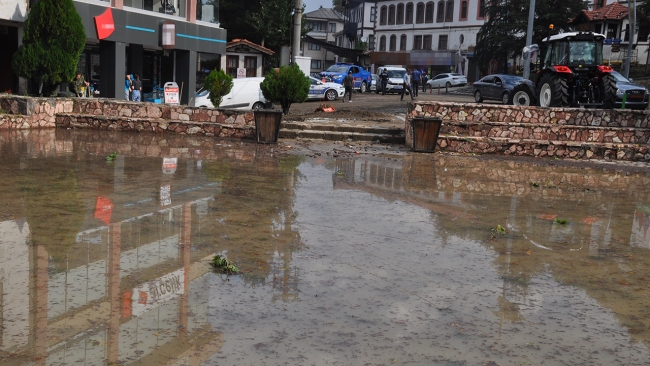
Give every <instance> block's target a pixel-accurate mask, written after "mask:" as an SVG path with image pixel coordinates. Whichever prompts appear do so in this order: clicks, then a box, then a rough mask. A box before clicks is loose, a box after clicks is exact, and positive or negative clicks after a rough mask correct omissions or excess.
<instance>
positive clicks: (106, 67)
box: [99, 41, 126, 100]
mask: <svg viewBox="0 0 650 366" xmlns="http://www.w3.org/2000/svg"><path fill="white" fill-rule="evenodd" d="M99 53H100V57H101V60H102V62H101V64H100V71H99V92H100V94H99V95H100V96H101V97H102V98H116V99H120V100H121V99H124V75H126V70H125V68H124V58H125V57H126V44H125V43H123V42H111V41H99Z"/></svg>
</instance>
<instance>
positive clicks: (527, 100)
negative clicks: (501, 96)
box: [510, 84, 535, 107]
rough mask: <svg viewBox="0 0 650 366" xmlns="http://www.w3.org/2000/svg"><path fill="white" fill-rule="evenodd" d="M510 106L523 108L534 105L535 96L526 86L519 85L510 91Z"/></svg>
mask: <svg viewBox="0 0 650 366" xmlns="http://www.w3.org/2000/svg"><path fill="white" fill-rule="evenodd" d="M510 104H513V105H516V106H524V107H527V106H531V105H535V96H534V95H533V94H532V92H531V90H530V88H529V87H528V86H527V85H526V84H519V85H517V86H515V88H514V89H512V100H511V101H510Z"/></svg>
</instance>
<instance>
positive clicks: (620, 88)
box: [611, 71, 648, 109]
mask: <svg viewBox="0 0 650 366" xmlns="http://www.w3.org/2000/svg"><path fill="white" fill-rule="evenodd" d="M611 75H612V76H613V77H614V79H615V80H616V108H621V107H622V106H623V95H624V94H627V97H626V98H625V108H630V109H648V88H646V87H645V86H643V85H638V84H634V83H632V79H626V78H625V76H623V75H621V74H619V73H618V72H616V71H613V72H612V73H611Z"/></svg>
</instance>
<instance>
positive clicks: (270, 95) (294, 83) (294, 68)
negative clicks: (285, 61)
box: [260, 64, 310, 114]
mask: <svg viewBox="0 0 650 366" xmlns="http://www.w3.org/2000/svg"><path fill="white" fill-rule="evenodd" d="M309 86H310V82H309V78H308V77H307V76H305V74H304V73H303V72H302V71H301V70H300V68H299V67H298V65H296V64H293V65H290V66H282V67H281V68H280V69H279V70H277V71H271V72H269V73H267V74H266V76H265V77H264V81H262V83H261V84H260V89H262V94H263V95H264V98H266V99H267V100H268V101H270V102H274V103H279V104H280V106H282V112H283V113H284V114H288V113H289V107H290V106H291V104H292V103H302V102H304V101H305V100H307V96H308V95H309Z"/></svg>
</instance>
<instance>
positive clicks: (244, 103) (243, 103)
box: [194, 77, 273, 111]
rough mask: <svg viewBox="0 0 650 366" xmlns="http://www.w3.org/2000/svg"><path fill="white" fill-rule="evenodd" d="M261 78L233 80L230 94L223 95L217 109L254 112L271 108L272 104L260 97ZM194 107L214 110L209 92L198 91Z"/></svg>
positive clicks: (262, 79)
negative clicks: (249, 110)
mask: <svg viewBox="0 0 650 366" xmlns="http://www.w3.org/2000/svg"><path fill="white" fill-rule="evenodd" d="M262 81H264V78H262V77H254V78H237V79H233V81H232V82H233V86H232V89H231V90H230V93H228V94H226V95H224V97H223V100H222V101H221V105H220V106H219V108H232V109H252V110H254V111H257V110H260V109H265V108H273V103H270V102H268V101H267V100H266V99H264V96H263V95H262V90H261V89H260V83H261V82H262ZM195 98H196V99H195V100H194V105H195V106H197V107H206V108H214V106H213V105H212V102H211V101H210V92H209V91H207V90H199V91H198V92H197V93H196V96H195Z"/></svg>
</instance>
